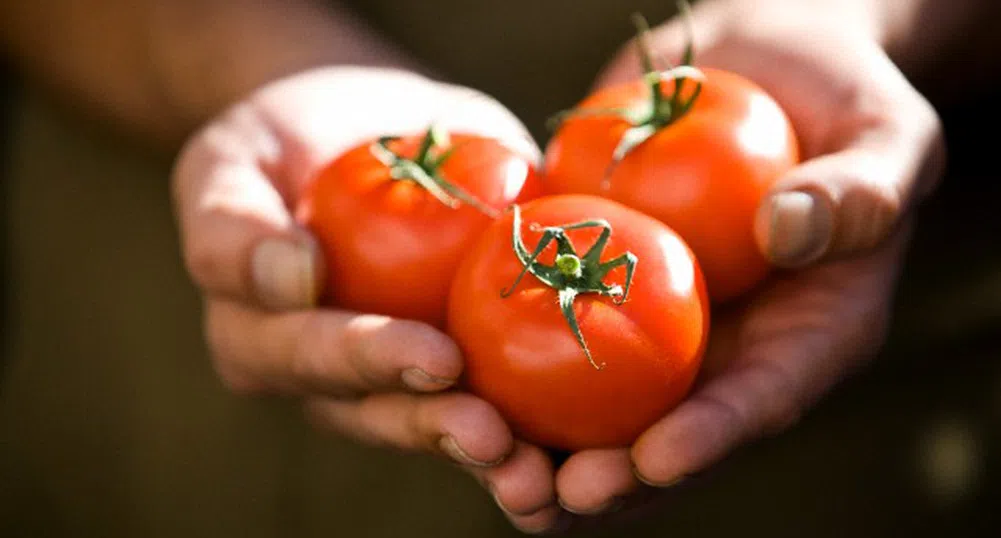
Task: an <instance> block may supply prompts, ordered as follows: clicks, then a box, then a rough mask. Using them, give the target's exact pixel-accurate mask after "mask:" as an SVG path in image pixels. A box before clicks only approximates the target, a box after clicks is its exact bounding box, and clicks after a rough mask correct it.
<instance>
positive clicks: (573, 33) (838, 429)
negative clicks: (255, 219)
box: [0, 0, 1001, 538]
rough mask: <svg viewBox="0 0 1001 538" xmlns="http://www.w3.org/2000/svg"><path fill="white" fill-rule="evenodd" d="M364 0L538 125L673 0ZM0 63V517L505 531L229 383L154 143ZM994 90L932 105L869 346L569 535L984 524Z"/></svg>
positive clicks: (998, 418)
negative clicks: (776, 420) (896, 287)
mask: <svg viewBox="0 0 1001 538" xmlns="http://www.w3.org/2000/svg"><path fill="white" fill-rule="evenodd" d="M357 4H358V8H359V10H360V11H361V12H362V13H363V14H364V15H365V16H367V17H369V18H370V19H372V20H374V21H378V22H379V24H380V26H381V27H383V28H385V29H386V31H387V32H388V33H389V34H390V35H392V36H393V37H395V38H396V39H397V40H398V41H399V42H401V43H402V44H404V45H405V46H407V47H409V48H411V49H412V50H414V51H415V52H416V53H417V54H418V55H420V56H421V57H422V58H425V59H427V60H428V61H429V62H430V63H431V64H432V65H435V66H437V67H439V68H440V69H441V70H442V72H443V73H445V74H446V75H448V76H449V77H452V78H454V79H455V80H457V81H459V82H462V83H465V84H469V85H472V86H476V87H479V88H482V89H484V90H485V91H487V92H489V93H492V94H493V95H495V96H496V97H498V98H499V99H500V100H501V101H503V102H504V103H506V104H507V105H509V106H510V107H511V108H512V109H513V110H514V111H515V112H517V113H518V114H519V115H520V116H521V117H522V118H524V119H526V121H528V122H529V125H530V127H532V128H533V130H534V131H535V133H536V135H537V136H538V137H539V139H540V141H544V136H545V133H544V130H543V129H542V126H543V123H542V121H543V119H544V118H545V117H546V116H547V115H548V114H550V113H552V112H553V111H555V110H559V109H562V108H565V107H566V106H568V105H571V104H573V103H574V102H575V101H576V100H577V99H578V98H580V97H581V96H582V95H583V93H584V92H585V91H586V90H587V88H588V86H589V84H590V82H591V80H592V77H593V76H594V74H595V73H596V72H597V71H598V70H599V69H600V67H601V65H602V64H603V63H604V62H605V61H606V60H607V59H608V58H609V56H610V55H611V54H612V53H613V52H614V51H615V50H616V49H617V47H618V45H619V44H620V43H622V42H623V41H625V40H626V39H628V38H629V37H630V35H631V32H632V29H631V27H630V26H629V23H628V15H629V14H630V13H632V12H633V11H635V10H637V9H639V10H642V11H643V12H644V13H645V14H646V15H647V16H648V17H649V18H650V20H651V22H657V21H660V20H663V19H664V18H666V17H668V16H670V15H672V14H673V10H672V9H671V8H670V4H671V2H662V1H657V2H655V1H640V0H633V1H624V2H601V1H598V0H594V1H588V2H585V1H582V0H580V1H575V2H570V1H564V2H537V3H532V2H528V1H527V0H524V1H518V0H515V1H513V2H510V3H503V4H502V3H494V2H469V1H467V2H459V1H453V0H441V1H438V2H434V4H435V10H444V11H447V12H449V13H450V20H462V21H464V22H463V24H453V25H447V26H442V25H441V21H440V17H438V16H437V15H436V14H435V13H434V12H433V10H429V9H427V7H426V6H425V3H424V2H407V3H404V2H392V1H390V0H380V1H369V2H357ZM511 4H513V5H511ZM585 5H586V6H587V7H586V9H585V8H584V7H583V6H585ZM505 6H506V7H505ZM525 13H531V14H532V16H531V17H526V16H525ZM571 15H572V16H571ZM436 25H437V26H436ZM512 28H518V30H517V32H516V33H517V34H518V35H517V38H514V36H512V35H511V34H512V33H515V32H514V31H513V30H512ZM432 29H433V30H434V31H431V30H432ZM457 43H461V44H462V45H461V46H457V45H456V44H457ZM3 74H4V75H5V76H4V83H3V93H2V100H3V113H2V116H0V121H2V126H0V129H2V132H3V135H4V136H3V139H2V146H0V151H2V154H0V155H2V157H0V159H2V160H0V167H2V168H0V170H2V176H0V189H2V190H0V192H2V195H0V215H2V228H3V234H2V235H0V240H2V242H0V247H2V253H3V257H2V261H3V263H2V274H0V276H2V282H3V286H2V287H0V290H2V292H0V293H2V295H0V297H2V304H3V310H2V312H3V318H2V325H0V338H2V341H0V343H2V348H0V349H2V351H0V353H2V355H0V536H3V537H64V536H66V537H68V536H73V537H86V536H108V537H119V536H122V537H126V536H128V537H131V536H143V537H176V536H186V537H192V536H213V537H218V538H222V537H246V538H255V537H261V538H264V537H269V538H270V537H279V536H281V537H287V536H359V537H362V536H364V537H386V538H389V537H394V538H395V537H401V536H411V537H415V538H419V537H429V538H430V537H435V538H437V537H451V536H456V537H458V536H483V537H492V536H498V537H500V536H518V535H519V534H518V533H517V532H516V531H514V530H512V529H510V528H509V526H508V524H507V523H506V522H505V520H504V518H503V517H502V516H501V514H499V513H498V512H497V511H496V508H495V507H494V505H493V503H492V501H491V500H490V499H489V497H488V495H487V494H485V493H484V492H483V491H482V490H481V489H480V488H479V486H477V485H476V484H475V483H474V482H473V481H472V479H470V478H468V477H467V476H465V475H464V474H461V473H460V472H459V471H458V470H455V469H453V468H452V467H451V466H449V465H447V464H445V463H442V462H438V461H432V460H430V459H428V458H422V457H413V456H405V455H400V454H396V453H392V452H389V451H380V450H374V449H369V448H362V447H359V446H356V445H354V444H352V443H349V442H345V441H342V440H340V439H337V438H332V437H330V436H325V435H321V434H317V433H314V432H312V431H311V430H310V429H309V428H308V427H307V426H306V425H305V424H304V422H303V421H302V419H301V416H300V413H299V409H298V407H297V406H296V405H295V404H294V403H293V402H282V401H269V400H253V401H252V400H246V399H240V398H237V397H235V396H232V395H230V394H228V393H227V392H226V391H225V390H224V389H223V388H222V387H221V385H220V384H219V383H218V382H217V380H216V378H215V376H214V374H213V372H212V371H211V367H210V365H209V361H208V359H207V357H206V354H205V349H204V345H203V341H202V334H201V327H200V322H201V319H200V305H199V303H198V301H197V296H196V294H195V292H194V290H193V288H192V287H191V285H190V284H189V282H188V280H187V277H186V275H185V273H184V271H183V268H182V265H181V262H180V258H179V256H178V246H177V236H176V233H175V229H174V222H173V220H172V215H171V212H170V205H169V193H168V177H169V172H170V164H171V158H170V157H171V156H170V155H163V154H158V153H155V152H153V151H151V150H149V149H148V148H147V147H146V146H143V145H141V144H140V143H138V142H137V141H135V140H133V139H131V138H129V137H125V136H122V135H120V134H118V133H117V132H115V131H113V130H111V129H109V128H107V126H105V125H103V124H100V123H96V122H93V121H90V120H88V119H87V118H84V117H82V116H81V115H78V114H76V113H75V111H74V110H72V109H68V108H66V107H62V106H60V105H58V104H56V103H55V101H53V100H52V99H50V98H49V96H48V94H47V93H45V92H43V91H41V90H39V89H37V88H35V87H33V86H31V85H27V84H24V83H23V82H22V81H21V80H19V79H18V78H17V77H16V76H15V73H13V72H12V71H10V70H9V69H8V70H6V71H4V72H3ZM999 97H1001V92H995V94H994V95H989V94H985V95H977V96H967V98H966V99H965V100H963V101H961V102H956V101H950V102H941V103H939V108H940V112H941V113H942V115H943V117H944V118H945V120H946V126H947V138H948V140H949V144H950V150H951V162H950V169H949V175H948V178H947V180H946V182H945V184H944V186H943V188H942V189H941V190H940V192H939V193H938V195H937V196H936V198H935V199H934V200H933V201H932V202H930V203H928V204H926V206H925V207H924V208H923V209H922V213H923V215H922V217H921V219H920V226H919V229H918V233H917V237H916V239H915V243H914V246H913V248H912V251H911V255H910V262H909V263H908V264H907V268H906V270H905V272H904V275H903V280H902V283H901V288H900V292H899V296H898V301H897V308H896V315H895V318H894V319H895V321H894V324H893V328H892V331H891V336H890V341H889V343H888V345H887V347H886V349H885V350H884V352H883V353H882V354H881V355H880V357H879V358H878V359H877V360H876V361H874V362H873V363H872V366H871V367H870V368H868V369H867V370H866V371H864V372H861V373H860V374H859V375H857V376H855V377H854V378H852V379H850V380H848V381H846V382H845V383H844V384H843V385H842V386H840V387H839V388H838V389H837V390H836V391H835V392H834V393H833V394H831V395H830V397H828V398H827V399H826V400H824V401H823V402H822V403H821V404H820V405H819V406H817V407H816V408H815V409H814V410H813V411H812V412H811V413H810V414H809V415H807V416H806V417H805V418H804V420H803V421H802V422H801V423H800V424H799V425H798V426H797V427H795V428H794V429H793V430H791V431H789V432H787V433H785V434H782V435H781V436H778V437H775V438H771V439H768V440H765V441H762V442H760V443H757V444H755V445H753V446H749V447H747V448H746V449H745V450H743V451H741V452H740V453H737V454H735V455H733V456H732V457H731V458H729V459H728V460H727V461H726V462H725V463H723V464H721V465H720V466H718V467H717V468H715V469H714V470H713V471H711V472H709V473H706V474H705V475H702V476H699V477H698V478H695V479H693V480H691V481H689V482H687V483H685V484H683V485H681V486H679V487H678V488H676V489H675V490H673V491H672V492H671V493H670V497H669V499H668V502H665V503H664V505H663V507H662V508H661V509H660V510H659V511H658V513H657V514H656V515H654V516H653V517H651V518H649V519H645V520H643V521H637V522H626V523H623V524H619V525H617V526H614V527H608V528H603V529H597V530H594V531H589V532H587V533H585V534H584V535H587V536H676V537H681V536H698V537H716V536H732V535H736V534H739V535H741V536H755V537H756V536H769V537H784V536H789V537H793V536H795V537H801V536H811V537H826V536H831V537H835V536H838V537H840V536H854V537H876V536H890V535H892V536H921V537H923V536H928V537H931V536H943V535H946V536H964V537H966V536H969V537H979V536H984V537H987V536H1001V244H999V241H1001V239H999V238H1001V219H999V217H998V214H999V210H998V208H999V207H1001V206H999V203H1001V176H999V171H998V170H999V169H998V166H997V160H996V159H997V154H998V150H997V143H998V139H997V133H996V126H997V125H999V124H1001V99H999ZM533 120H534V122H533Z"/></svg>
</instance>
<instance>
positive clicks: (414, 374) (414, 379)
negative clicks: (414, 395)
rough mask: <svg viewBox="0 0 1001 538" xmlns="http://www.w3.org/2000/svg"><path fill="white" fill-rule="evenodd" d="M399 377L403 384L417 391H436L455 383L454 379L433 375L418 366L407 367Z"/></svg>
mask: <svg viewBox="0 0 1001 538" xmlns="http://www.w3.org/2000/svg"><path fill="white" fill-rule="evenodd" d="M400 377H401V378H402V379H403V384H404V385H406V386H407V387H409V388H410V389H411V390H415V391H417V392H437V391H439V390H442V389H447V388H448V387H450V386H452V385H453V384H454V383H455V380H454V379H445V378H443V377H434V376H432V375H430V374H428V373H427V372H425V371H424V370H421V369H420V368H408V369H406V370H404V371H403V374H401V375H400Z"/></svg>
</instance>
